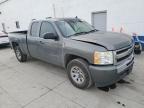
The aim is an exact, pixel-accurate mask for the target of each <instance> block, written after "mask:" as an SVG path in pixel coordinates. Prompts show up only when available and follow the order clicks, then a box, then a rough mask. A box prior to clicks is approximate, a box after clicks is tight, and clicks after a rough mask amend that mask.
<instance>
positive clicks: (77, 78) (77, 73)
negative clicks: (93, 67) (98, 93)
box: [70, 66, 85, 84]
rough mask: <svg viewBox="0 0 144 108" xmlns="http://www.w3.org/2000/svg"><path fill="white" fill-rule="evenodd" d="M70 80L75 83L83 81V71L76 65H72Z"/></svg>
mask: <svg viewBox="0 0 144 108" xmlns="http://www.w3.org/2000/svg"><path fill="white" fill-rule="evenodd" d="M70 74H71V78H72V80H73V81H74V82H75V83H77V84H82V83H83V82H84V81H85V76H84V72H83V71H82V69H81V68H79V67H78V66H73V67H72V68H71V71H70Z"/></svg>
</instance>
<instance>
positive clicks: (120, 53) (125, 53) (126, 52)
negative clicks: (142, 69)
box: [116, 45, 133, 63]
mask: <svg viewBox="0 0 144 108" xmlns="http://www.w3.org/2000/svg"><path fill="white" fill-rule="evenodd" d="M132 54H133V45H131V46H129V47H126V48H123V49H120V50H117V51H116V61H117V63H118V62H121V61H123V60H125V59H127V58H129V57H130V56H131V55H132Z"/></svg>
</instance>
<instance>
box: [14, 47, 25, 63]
mask: <svg viewBox="0 0 144 108" xmlns="http://www.w3.org/2000/svg"><path fill="white" fill-rule="evenodd" d="M14 52H15V55H16V58H17V59H18V61H19V62H25V61H27V55H25V54H23V52H22V51H21V49H20V47H19V46H15V47H14Z"/></svg>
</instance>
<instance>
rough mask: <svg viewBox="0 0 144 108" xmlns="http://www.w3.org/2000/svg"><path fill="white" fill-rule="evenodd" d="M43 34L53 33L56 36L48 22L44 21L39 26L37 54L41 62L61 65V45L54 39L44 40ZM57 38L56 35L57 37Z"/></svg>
mask: <svg viewBox="0 0 144 108" xmlns="http://www.w3.org/2000/svg"><path fill="white" fill-rule="evenodd" d="M45 33H54V34H55V35H57V33H56V30H55V28H54V26H53V25H52V23H50V22H48V21H44V22H42V24H41V28H40V33H39V34H40V39H39V48H38V51H39V54H40V57H41V59H42V60H44V61H46V62H48V63H52V64H56V65H61V57H62V44H61V42H60V41H59V40H54V39H44V34H45ZM57 36H58V35H57Z"/></svg>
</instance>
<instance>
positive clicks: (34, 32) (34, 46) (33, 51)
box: [27, 22, 40, 58]
mask: <svg viewBox="0 0 144 108" xmlns="http://www.w3.org/2000/svg"><path fill="white" fill-rule="evenodd" d="M39 29H40V22H33V23H32V24H31V28H30V33H29V35H28V37H27V42H28V50H29V53H30V55H31V56H32V57H34V58H39V54H38V45H39Z"/></svg>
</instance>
